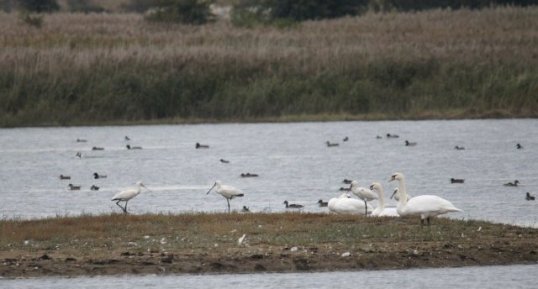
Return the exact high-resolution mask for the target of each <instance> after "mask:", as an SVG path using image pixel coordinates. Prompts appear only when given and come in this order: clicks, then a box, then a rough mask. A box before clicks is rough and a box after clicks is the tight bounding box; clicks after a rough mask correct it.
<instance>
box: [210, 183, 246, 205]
mask: <svg viewBox="0 0 538 289" xmlns="http://www.w3.org/2000/svg"><path fill="white" fill-rule="evenodd" d="M214 187H217V194H220V195H221V196H223V197H224V198H225V199H226V203H228V213H229V212H230V200H231V199H233V198H235V197H243V196H245V194H244V193H243V192H242V191H241V190H239V189H236V188H235V187H232V186H227V185H223V184H221V183H220V181H215V184H213V186H212V187H211V189H209V191H207V193H206V195H209V193H210V192H211V190H213V188H214Z"/></svg>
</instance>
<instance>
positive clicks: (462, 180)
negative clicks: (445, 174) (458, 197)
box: [450, 178, 465, 184]
mask: <svg viewBox="0 0 538 289" xmlns="http://www.w3.org/2000/svg"><path fill="white" fill-rule="evenodd" d="M464 182H465V180H464V179H455V178H450V183H451V184H463V183H464Z"/></svg>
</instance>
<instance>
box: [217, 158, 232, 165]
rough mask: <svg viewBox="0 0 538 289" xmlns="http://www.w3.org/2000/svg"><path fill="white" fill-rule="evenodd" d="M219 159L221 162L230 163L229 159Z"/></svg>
mask: <svg viewBox="0 0 538 289" xmlns="http://www.w3.org/2000/svg"><path fill="white" fill-rule="evenodd" d="M219 161H220V162H221V163H223V164H229V163H230V161H229V160H225V159H220V160H219Z"/></svg>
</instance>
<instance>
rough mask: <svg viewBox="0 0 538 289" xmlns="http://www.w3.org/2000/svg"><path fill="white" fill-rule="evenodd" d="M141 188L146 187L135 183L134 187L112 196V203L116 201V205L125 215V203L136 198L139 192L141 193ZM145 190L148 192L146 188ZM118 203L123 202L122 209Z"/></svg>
mask: <svg viewBox="0 0 538 289" xmlns="http://www.w3.org/2000/svg"><path fill="white" fill-rule="evenodd" d="M142 188H146V186H144V184H143V183H142V182H140V181H139V182H137V183H136V187H134V188H130V189H126V190H124V191H121V192H119V193H117V194H116V195H114V197H112V201H117V202H116V205H117V206H118V207H120V208H121V210H122V211H123V213H125V214H127V203H128V202H129V200H131V199H132V198H134V197H136V196H138V194H140V192H141V191H142ZM146 190H148V191H149V189H148V188H146ZM120 202H125V206H123V207H122V206H121V205H120Z"/></svg>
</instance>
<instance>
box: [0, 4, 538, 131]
mask: <svg viewBox="0 0 538 289" xmlns="http://www.w3.org/2000/svg"><path fill="white" fill-rule="evenodd" d="M536 19H538V7H536V6H529V7H525V8H521V7H495V8H485V9H480V10H468V9H460V10H429V11H422V12H387V13H374V12H368V13H366V14H364V15H361V16H358V17H345V18H339V19H334V20H320V21H305V22H301V23H298V24H296V25H292V26H290V27H285V28H279V27H274V26H256V27H253V28H241V27H236V26H233V25H232V24H231V23H229V21H224V20H219V21H217V22H215V23H209V24H205V25H201V26H191V25H181V24H159V23H151V22H148V21H145V20H144V18H143V16H142V15H141V14H129V13H101V14H95V13H89V14H83V13H64V12H61V13H53V14H47V15H45V16H44V18H43V24H42V26H41V28H36V27H32V26H29V25H21V22H20V19H18V17H17V15H16V13H11V14H6V13H0V27H2V30H0V38H1V39H2V41H0V127H20V126H66V125H94V124H98V125H101V124H152V123H200V122H259V121H283V122H285V121H332V120H385V119H388V120H392V119H462V118H512V117H517V118H526V117H531V118H535V117H538V50H537V49H536V47H538V32H537V31H538V21H537V20H536Z"/></svg>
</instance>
